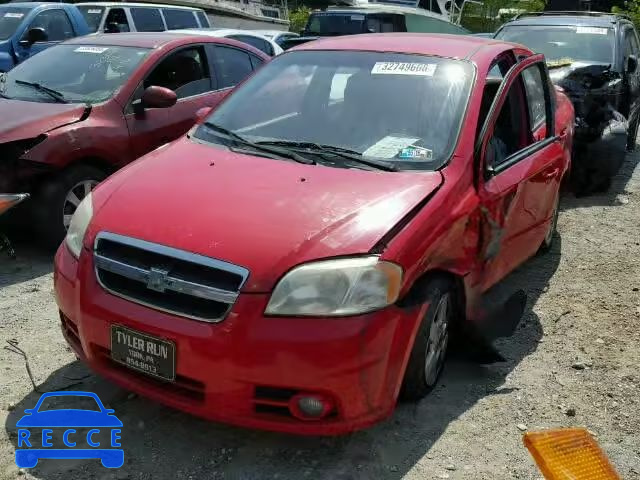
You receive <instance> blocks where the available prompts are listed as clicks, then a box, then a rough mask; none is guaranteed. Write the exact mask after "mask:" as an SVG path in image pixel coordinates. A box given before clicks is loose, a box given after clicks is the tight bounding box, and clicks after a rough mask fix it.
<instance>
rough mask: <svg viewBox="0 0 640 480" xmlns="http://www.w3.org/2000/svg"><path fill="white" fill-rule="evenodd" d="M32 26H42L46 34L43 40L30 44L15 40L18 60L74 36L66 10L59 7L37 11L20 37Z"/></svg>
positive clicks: (23, 36) (22, 59) (24, 36)
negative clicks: (21, 43)
mask: <svg viewBox="0 0 640 480" xmlns="http://www.w3.org/2000/svg"><path fill="white" fill-rule="evenodd" d="M32 28H42V29H44V31H45V34H46V36H47V38H46V40H45V41H42V42H36V43H34V44H32V45H20V43H19V42H17V45H15V49H14V50H15V52H16V56H17V57H18V60H19V61H20V62H22V61H24V60H26V59H27V58H29V57H32V56H33V55H35V54H36V53H39V52H42V51H43V50H46V49H47V48H49V47H51V46H53V45H56V44H58V43H60V42H63V41H65V40H68V39H70V38H73V37H75V36H76V34H75V32H74V30H73V26H72V24H71V21H70V20H69V16H68V15H67V12H65V11H64V10H63V9H61V8H49V9H47V10H44V11H42V12H40V13H38V14H37V15H36V16H35V17H34V19H33V20H32V21H31V22H30V23H29V25H27V27H26V29H25V30H24V33H23V35H22V38H26V35H27V32H28V31H29V30H30V29H32Z"/></svg>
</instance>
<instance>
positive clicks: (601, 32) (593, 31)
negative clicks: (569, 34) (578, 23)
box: [576, 27, 608, 35]
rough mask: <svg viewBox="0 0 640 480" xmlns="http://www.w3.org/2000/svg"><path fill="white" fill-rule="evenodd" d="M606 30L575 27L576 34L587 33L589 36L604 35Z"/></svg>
mask: <svg viewBox="0 0 640 480" xmlns="http://www.w3.org/2000/svg"><path fill="white" fill-rule="evenodd" d="M607 30H608V29H607V28H600V27H576V33H588V34H591V35H606V34H607Z"/></svg>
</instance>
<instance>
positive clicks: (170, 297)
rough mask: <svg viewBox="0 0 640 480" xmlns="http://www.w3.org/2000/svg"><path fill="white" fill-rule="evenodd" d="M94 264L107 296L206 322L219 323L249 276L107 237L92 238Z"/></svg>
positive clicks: (105, 234)
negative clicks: (107, 293)
mask: <svg viewBox="0 0 640 480" xmlns="http://www.w3.org/2000/svg"><path fill="white" fill-rule="evenodd" d="M93 259H94V264H95V270H96V277H97V279H98V282H99V283H100V285H101V286H102V288H104V289H105V290H106V291H108V292H109V293H112V294H113V295H117V296H119V297H122V298H126V299H127V300H130V301H132V302H136V303H139V304H141V305H145V306H147V307H151V308H155V309H157V310H161V311H164V312H169V313H173V314H176V315H180V316H183V317H187V318H192V319H195V320H201V321H206V322H219V321H222V320H223V319H224V317H225V316H226V315H227V313H228V312H229V310H230V309H231V307H232V306H233V304H234V303H235V302H236V300H237V298H238V295H239V293H240V289H241V288H242V285H244V282H245V281H246V280H247V277H248V275H249V271H248V270H247V269H246V268H243V267H239V266H237V265H233V264H231V263H227V262H223V261H221V260H216V259H214V258H209V257H205V256H203V255H198V254H195V253H190V252H185V251H184V250H178V249H176V248H171V247H166V246H164V245H158V244H156V243H151V242H146V241H144V240H138V239H135V238H131V237H125V236H122V235H117V234H115V233H109V232H100V233H99V234H98V235H97V237H96V241H95V245H94V253H93Z"/></svg>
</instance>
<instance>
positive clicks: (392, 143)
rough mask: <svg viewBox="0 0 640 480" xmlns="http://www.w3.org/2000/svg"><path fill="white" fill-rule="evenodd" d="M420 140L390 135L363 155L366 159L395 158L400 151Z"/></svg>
mask: <svg viewBox="0 0 640 480" xmlns="http://www.w3.org/2000/svg"><path fill="white" fill-rule="evenodd" d="M418 140H419V138H410V137H394V136H391V135H390V136H387V137H384V138H383V139H382V140H380V141H379V142H377V143H375V144H373V145H371V146H370V147H369V148H367V149H366V150H365V151H364V152H362V155H364V156H365V157H377V158H394V157H395V156H396V155H398V152H400V150H402V149H403V148H405V147H408V146H409V145H411V144H412V143H415V142H417V141H418Z"/></svg>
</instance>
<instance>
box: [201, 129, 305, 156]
mask: <svg viewBox="0 0 640 480" xmlns="http://www.w3.org/2000/svg"><path fill="white" fill-rule="evenodd" d="M204 126H205V127H207V128H210V129H211V130H214V131H215V132H218V133H221V134H223V135H226V136H227V137H229V138H231V139H232V140H233V141H234V142H235V143H237V144H239V145H245V146H247V147H250V148H252V149H254V150H257V151H259V152H266V153H270V154H272V155H276V156H278V157H284V158H289V159H291V160H293V161H295V162H298V163H304V164H306V165H315V164H316V163H317V162H316V161H315V160H313V159H311V158H306V157H303V156H302V155H298V154H297V153H296V152H292V151H291V150H286V149H282V148H276V147H268V146H265V145H262V144H258V143H254V142H252V141H250V140H248V139H246V138H244V137H243V136H241V135H238V134H237V133H235V132H233V131H231V130H229V129H228V128H224V127H222V126H220V125H217V124H215V123H211V122H205V123H204Z"/></svg>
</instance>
